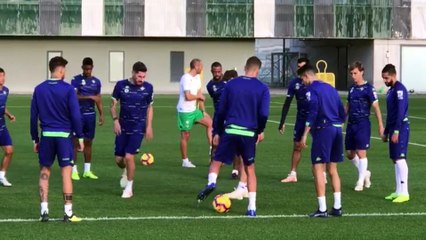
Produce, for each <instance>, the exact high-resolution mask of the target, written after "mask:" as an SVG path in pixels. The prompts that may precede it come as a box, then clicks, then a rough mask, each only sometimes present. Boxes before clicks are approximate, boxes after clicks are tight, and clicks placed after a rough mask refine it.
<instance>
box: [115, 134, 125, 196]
mask: <svg viewBox="0 0 426 240" xmlns="http://www.w3.org/2000/svg"><path fill="white" fill-rule="evenodd" d="M125 146H126V134H124V133H122V134H121V135H118V136H116V137H115V150H114V155H115V163H116V164H117V166H118V167H119V168H120V169H121V170H122V173H121V178H120V187H121V188H125V187H126V185H127V170H126V162H125V161H124V156H125V155H126V153H125Z"/></svg>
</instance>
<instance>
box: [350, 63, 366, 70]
mask: <svg viewBox="0 0 426 240" xmlns="http://www.w3.org/2000/svg"><path fill="white" fill-rule="evenodd" d="M355 68H357V69H358V70H359V71H360V72H362V71H364V66H363V65H362V62H360V61H356V62H354V63H352V64H351V65H350V66H349V71H352V70H354V69H355Z"/></svg>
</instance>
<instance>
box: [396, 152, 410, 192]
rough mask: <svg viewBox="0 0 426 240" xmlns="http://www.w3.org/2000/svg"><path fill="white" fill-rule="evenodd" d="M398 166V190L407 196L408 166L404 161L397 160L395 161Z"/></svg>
mask: <svg viewBox="0 0 426 240" xmlns="http://www.w3.org/2000/svg"><path fill="white" fill-rule="evenodd" d="M396 165H397V166H398V171H399V177H400V182H399V184H400V188H401V194H404V195H408V165H407V161H405V159H399V160H397V161H396Z"/></svg>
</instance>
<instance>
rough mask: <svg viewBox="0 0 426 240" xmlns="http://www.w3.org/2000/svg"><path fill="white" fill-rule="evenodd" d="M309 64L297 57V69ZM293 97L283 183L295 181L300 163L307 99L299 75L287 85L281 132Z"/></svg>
mask: <svg viewBox="0 0 426 240" xmlns="http://www.w3.org/2000/svg"><path fill="white" fill-rule="evenodd" d="M306 64H309V59H307V58H299V59H297V69H300V68H301V67H303V66H305V65H306ZM293 97H296V101H297V117H296V123H295V125H294V137H293V154H292V159H291V170H290V173H289V174H288V176H287V177H286V178H284V179H282V180H281V182H283V183H292V182H297V166H298V165H299V163H300V159H301V157H302V150H303V148H302V146H301V143H300V140H301V138H302V135H303V131H304V130H305V122H306V117H307V114H308V108H309V105H308V101H307V99H306V86H305V85H304V84H303V82H302V79H300V78H299V77H296V78H294V79H293V80H292V81H291V82H290V85H289V86H288V91H287V97H286V99H285V102H284V104H283V108H282V111H281V120H280V125H279V126H278V130H279V131H280V133H281V134H284V131H285V121H286V118H287V114H288V110H289V109H290V104H291V101H292V100H293Z"/></svg>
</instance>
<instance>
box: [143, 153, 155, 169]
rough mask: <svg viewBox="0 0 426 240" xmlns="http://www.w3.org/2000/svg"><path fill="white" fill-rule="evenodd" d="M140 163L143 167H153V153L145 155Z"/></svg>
mask: <svg viewBox="0 0 426 240" xmlns="http://www.w3.org/2000/svg"><path fill="white" fill-rule="evenodd" d="M140 161H141V164H142V165H145V166H149V165H152V164H154V156H153V155H152V154H151V153H144V154H142V156H141V159H140Z"/></svg>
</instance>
